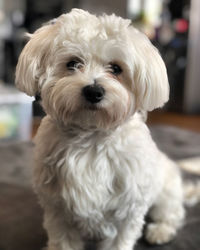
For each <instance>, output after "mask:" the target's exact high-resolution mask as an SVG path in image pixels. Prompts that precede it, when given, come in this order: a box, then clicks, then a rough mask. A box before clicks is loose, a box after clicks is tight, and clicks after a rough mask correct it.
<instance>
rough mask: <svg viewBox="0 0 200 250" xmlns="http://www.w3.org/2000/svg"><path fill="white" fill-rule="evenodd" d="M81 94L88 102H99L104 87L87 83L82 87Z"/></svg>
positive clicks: (103, 92)
mask: <svg viewBox="0 0 200 250" xmlns="http://www.w3.org/2000/svg"><path fill="white" fill-rule="evenodd" d="M82 94H83V96H84V97H85V99H86V100H87V101H88V102H90V103H98V102H100V101H101V100H102V99H103V98H104V95H105V89H104V88H103V87H102V86H101V85H99V84H96V83H95V84H91V85H87V86H85V87H84V88H83V89H82Z"/></svg>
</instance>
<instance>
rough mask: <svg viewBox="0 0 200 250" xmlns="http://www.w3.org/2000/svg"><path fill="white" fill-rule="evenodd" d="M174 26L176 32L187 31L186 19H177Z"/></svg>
mask: <svg viewBox="0 0 200 250" xmlns="http://www.w3.org/2000/svg"><path fill="white" fill-rule="evenodd" d="M174 26H175V31H176V32H178V33H185V32H187V31H188V21H187V20H185V19H177V20H176V21H175V25H174Z"/></svg>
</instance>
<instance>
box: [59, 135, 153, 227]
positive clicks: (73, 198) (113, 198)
mask: <svg viewBox="0 0 200 250" xmlns="http://www.w3.org/2000/svg"><path fill="white" fill-rule="evenodd" d="M136 154H137V153H136ZM139 158H141V159H142V157H140V156H139ZM143 158H144V157H143ZM58 168H59V174H60V175H61V179H62V191H61V195H62V197H63V199H64V201H65V204H66V208H67V209H68V210H70V211H71V212H72V214H73V215H74V218H75V219H77V220H79V218H80V220H81V221H83V218H84V219H86V221H87V220H88V218H89V221H90V222H89V223H90V225H92V224H93V223H94V224H99V223H100V222H101V221H105V218H106V217H109V218H112V219H114V220H116V219H118V218H120V220H122V219H125V218H126V217H127V214H128V213H129V212H130V210H131V209H133V207H135V206H137V204H136V203H137V202H138V200H139V201H140V202H139V203H141V204H142V203H143V202H144V201H145V199H146V194H147V192H146V191H147V190H148V189H149V185H150V182H151V181H150V180H151V179H152V176H150V175H152V174H149V172H148V171H144V172H142V171H141V164H140V163H138V159H136V158H135V157H134V154H133V151H132V150H131V148H130V145H129V144H128V143H127V140H126V141H125V142H123V139H122V138H118V140H112V139H109V140H107V139H105V138H100V137H99V136H97V135H95V136H91V137H89V136H88V137H87V138H84V137H83V138H80V139H79V140H77V141H76V140H73V141H71V142H70V143H69V144H68V147H67V148H66V150H65V151H64V153H63V156H62V159H61V160H60V161H59V162H58ZM139 168H140V170H139ZM138 174H139V176H138ZM151 185H152V183H151ZM139 203H138V204H139ZM128 210H129V211H128ZM110 215H111V216H110ZM106 220H107V219H106Z"/></svg>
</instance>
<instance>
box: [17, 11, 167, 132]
mask: <svg viewBox="0 0 200 250" xmlns="http://www.w3.org/2000/svg"><path fill="white" fill-rule="evenodd" d="M30 37H31V39H30V41H29V42H28V43H27V45H26V46H25V48H24V50H23V51H22V53H21V56H20V58H19V62H18V65H17V71H16V84H17V86H18V87H19V88H20V89H21V90H22V91H24V92H26V93H27V94H28V95H35V94H36V93H37V92H39V93H41V97H42V105H43V107H44V109H45V111H46V112H47V114H49V115H50V116H51V117H52V118H53V119H56V120H57V121H58V122H61V123H63V124H64V125H67V124H68V123H70V122H74V123H77V124H79V125H81V126H96V127H98V128H108V127H112V126H117V125H120V124H122V123H123V122H124V121H125V120H127V119H128V118H129V117H130V116H132V115H133V114H134V112H135V111H137V110H139V109H140V110H152V109H154V108H156V107H160V106H162V105H163V104H164V103H165V102H166V101H167V100H168V94H169V90H168V80H167V74H166V69H165V66H164V63H163V61H162V59H161V57H160V55H159V53H158V52H157V50H156V49H155V48H154V47H153V45H152V44H151V43H150V41H149V40H148V39H147V38H146V36H144V35H143V34H141V33H140V32H139V31H137V30H136V29H134V28H133V27H132V26H130V21H129V20H124V19H122V18H120V17H116V16H114V15H112V16H106V15H104V16H101V17H96V16H94V15H91V14H89V13H88V12H85V11H83V10H77V9H74V10H72V12H70V13H69V14H65V15H62V16H60V17H59V18H58V19H57V20H56V21H55V22H53V23H48V24H47V25H45V26H43V27H42V28H40V29H38V30H37V31H36V32H35V33H34V34H33V35H31V36H30Z"/></svg>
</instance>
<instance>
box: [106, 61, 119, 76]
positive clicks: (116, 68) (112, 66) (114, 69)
mask: <svg viewBox="0 0 200 250" xmlns="http://www.w3.org/2000/svg"><path fill="white" fill-rule="evenodd" d="M109 68H110V71H111V73H112V74H113V75H116V76H117V75H120V74H121V73H122V68H121V67H120V66H119V65H117V64H113V63H111V64H110V67H109Z"/></svg>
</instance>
